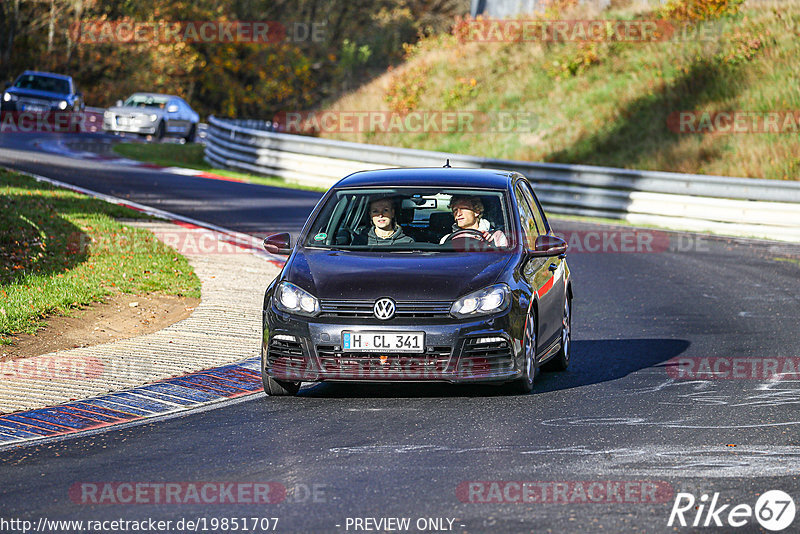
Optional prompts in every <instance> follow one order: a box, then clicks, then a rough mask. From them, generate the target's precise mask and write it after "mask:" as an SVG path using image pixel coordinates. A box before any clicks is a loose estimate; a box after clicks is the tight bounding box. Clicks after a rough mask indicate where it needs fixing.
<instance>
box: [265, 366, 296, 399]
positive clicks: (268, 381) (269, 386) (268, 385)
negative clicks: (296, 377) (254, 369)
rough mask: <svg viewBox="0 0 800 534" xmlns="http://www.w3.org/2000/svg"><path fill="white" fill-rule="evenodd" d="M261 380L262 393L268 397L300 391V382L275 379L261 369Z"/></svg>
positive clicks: (286, 395) (284, 395)
mask: <svg viewBox="0 0 800 534" xmlns="http://www.w3.org/2000/svg"><path fill="white" fill-rule="evenodd" d="M261 381H262V382H264V393H266V394H267V395H269V396H270V397H291V396H294V395H297V392H298V391H300V382H291V381H288V380H275V379H274V378H272V377H271V376H269V375H268V374H267V373H265V372H263V371H262V372H261Z"/></svg>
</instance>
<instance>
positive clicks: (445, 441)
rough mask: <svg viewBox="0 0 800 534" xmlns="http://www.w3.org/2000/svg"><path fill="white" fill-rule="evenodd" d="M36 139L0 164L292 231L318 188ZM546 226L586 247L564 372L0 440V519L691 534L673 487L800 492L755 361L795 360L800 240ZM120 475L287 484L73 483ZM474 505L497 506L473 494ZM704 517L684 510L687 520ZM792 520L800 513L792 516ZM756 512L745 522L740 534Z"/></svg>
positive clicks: (17, 146)
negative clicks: (632, 238) (31, 441)
mask: <svg viewBox="0 0 800 534" xmlns="http://www.w3.org/2000/svg"><path fill="white" fill-rule="evenodd" d="M88 138H89V140H91V137H88ZM38 143H39V140H37V138H36V137H35V136H32V135H31V136H27V137H26V136H16V137H11V136H1V135H0V165H5V166H8V167H13V168H16V169H20V170H25V171H29V172H34V173H38V174H42V175H45V176H48V177H51V178H54V179H57V180H62V181H65V182H69V183H72V184H76V185H79V186H83V187H87V188H90V189H93V190H96V191H100V192H103V193H108V194H112V195H115V196H118V197H122V198H129V199H131V200H134V201H136V202H140V203H143V204H148V205H152V206H156V207H159V208H162V209H166V210H169V211H173V212H176V213H179V214H182V215H186V216H189V217H193V218H196V219H201V220H204V221H208V222H211V223H214V224H217V225H221V226H225V227H228V228H232V229H235V230H238V231H243V232H247V233H251V234H254V235H259V236H261V235H265V234H266V233H269V232H272V231H278V230H288V231H292V232H296V231H297V230H298V229H299V227H300V226H301V225H302V222H303V221H304V220H305V217H306V215H307V214H308V212H309V211H310V209H311V208H312V207H313V206H314V204H315V203H316V200H317V199H318V198H319V194H317V193H309V192H303V191H297V190H284V189H277V188H269V187H261V186H255V185H247V184H240V183H234V182H224V181H214V180H206V179H200V178H194V177H185V176H179V175H166V174H165V173H163V172H159V171H156V170H150V169H141V168H130V169H127V168H122V167H119V166H117V165H111V164H107V163H103V162H102V161H96V160H81V159H75V158H70V157H66V156H63V155H56V154H51V153H47V152H43V151H42V150H41V148H40V145H37V144H38ZM553 226H554V227H555V228H556V230H557V231H560V232H563V233H566V234H567V235H568V236H569V237H570V238H571V239H572V243H573V247H572V249H571V251H570V253H569V255H568V259H569V263H570V266H571V269H572V272H573V277H574V284H575V302H574V307H573V309H574V322H573V328H574V337H573V340H574V341H573V343H574V344H573V351H574V352H573V360H572V362H571V367H570V370H569V371H567V372H564V373H546V374H542V375H540V376H539V377H537V382H536V385H535V389H534V392H533V393H532V394H530V395H521V396H514V395H507V394H506V393H505V391H504V390H503V389H502V388H498V387H489V386H482V387H478V386H475V387H463V386H461V387H456V386H449V385H435V384H431V385H391V386H384V385H341V384H323V385H317V386H313V387H310V388H307V389H304V390H303V391H301V395H300V396H299V397H297V398H275V397H272V398H269V397H266V396H263V395H261V394H258V395H253V396H250V397H247V398H245V399H244V400H238V401H236V402H233V403H230V404H226V405H221V406H219V407H217V408H215V409H212V410H206V411H196V412H189V413H187V414H185V415H183V416H181V417H177V418H172V419H167V420H163V421H155V422H148V423H145V424H141V425H138V426H131V427H128V428H123V429H112V430H108V431H105V432H103V433H98V434H94V435H90V436H79V437H74V438H70V439H66V440H64V441H60V442H55V443H47V444H38V445H30V446H26V447H20V448H16V449H11V450H6V451H3V452H0V464H2V468H0V469H2V471H0V473H1V474H0V503H2V512H0V519H6V520H8V519H12V518H19V519H26V520H31V521H34V522H37V521H39V519H40V518H47V519H75V520H84V521H85V520H114V519H123V520H142V519H146V518H153V519H157V520H165V521H166V520H170V521H173V524H172V531H176V532H182V531H183V530H177V529H175V522H176V521H178V520H180V519H181V518H185V519H198V518H205V521H206V525H207V526H209V527H210V526H211V523H210V521H212V518H215V519H216V520H217V521H219V520H221V519H222V518H233V517H236V518H242V517H247V518H253V517H277V518H279V523H278V526H277V529H276V530H275V532H357V531H360V532H364V531H366V530H365V529H364V528H361V529H358V528H355V527H356V526H357V523H356V522H355V521H354V519H355V518H375V519H376V520H378V519H380V518H388V517H406V518H410V521H411V522H410V525H411V528H410V529H409V530H408V531H409V532H418V531H420V530H417V528H416V527H417V525H416V522H417V520H418V519H420V518H446V519H450V520H452V526H451V527H450V526H449V525H450V523H449V522H448V521H444V525H445V526H447V527H448V528H451V529H452V531H456V532H470V533H479V532H509V533H515V532H672V531H675V530H677V531H678V532H682V531H687V532H688V531H690V530H692V529H691V528H689V527H686V528H681V527H679V526H678V525H677V524H676V525H673V526H672V527H669V526H667V521H668V519H669V517H670V511H671V509H672V507H673V502H674V501H675V498H676V495H677V494H678V493H680V492H682V493H689V494H692V495H694V496H695V498H697V499H698V501H697V505H700V504H702V503H701V502H700V500H699V499H700V497H701V495H703V494H706V495H708V501H710V500H711V498H712V496H713V495H714V494H715V493H716V492H718V493H719V496H718V498H717V503H716V506H717V507H719V506H722V505H726V504H727V505H730V506H728V508H726V509H725V510H724V512H723V513H722V514H721V515H720V516H719V517H720V518H721V520H722V521H727V517H728V512H729V511H730V509H731V508H732V506H733V505H737V504H747V505H750V506H751V507H752V506H754V505H755V504H756V501H757V499H758V497H759V495H761V494H763V493H764V492H766V491H767V490H782V491H784V492H787V493H788V494H789V495H790V496H791V497H793V498H794V501H795V502H796V503H800V501H799V500H798V499H800V481H798V475H799V474H800V443H798V441H800V432H799V430H800V410H799V409H798V408H799V406H800V387H798V385H799V382H798V380H797V378H798V377H797V376H795V380H769V379H762V378H759V376H749V374H752V373H753V372H754V371H753V369H756V371H755V373H758V372H759V370H760V369H761V368H762V367H763V364H764V363H767V362H779V365H787V363H786V362H789V364H792V363H793V364H795V365H796V364H797V362H798V361H800V354H799V348H800V342H798V338H797V337H798V336H797V333H798V324H800V298H799V297H798V287H800V285H799V284H798V280H799V279H800V260H798V258H800V250H798V248H797V247H794V246H791V245H780V244H775V243H769V242H758V241H747V240H740V239H727V238H714V237H709V236H698V235H692V234H683V233H666V232H665V233H661V232H660V231H657V230H647V231H646V232H650V235H651V236H655V237H656V242H658V243H666V245H664V246H660V247H656V248H657V249H658V250H654V251H652V252H636V253H620V252H614V251H603V250H600V251H597V252H592V253H590V252H587V251H585V250H583V251H582V250H581V249H582V248H583V249H586V248H591V247H592V246H594V245H596V244H597V243H602V238H603V236H605V237H606V239H607V241H608V242H609V243H611V242H613V241H614V239H617V237H610V234H612V233H614V232H617V233H619V232H623V231H624V230H621V229H620V228H612V227H608V226H603V225H598V224H590V223H579V222H574V221H565V220H554V221H553ZM590 236H595V237H590ZM597 239H599V240H600V241H597ZM664 240H666V241H664ZM601 249H602V246H601ZM266 282H267V281H265V284H264V285H265V286H266ZM262 290H263V288H254V291H262ZM673 358H689V359H693V360H687V361H695V362H702V361H703V360H701V359H702V358H716V360H705V361H706V362H721V365H725V362H727V363H728V364H731V365H732V364H733V362H734V358H747V359H748V360H747V363H746V365H744V364H743V365H742V366H741V367H739V368H737V369H738V371H740V373H739V374H743V375H744V376H747V377H746V378H739V377H737V378H736V379H729V378H731V376H730V375H732V372H731V373H728V376H724V375H723V376H720V378H718V379H713V380H705V379H698V380H692V379H687V378H685V377H679V376H677V375H676V371H675V369H676V368H675V367H674V366H672V367H670V366H667V365H666V363H667V362H668V361H669V360H670V359H673ZM753 362H755V364H754V363H753ZM754 366H755V367H754ZM719 369H722V370H724V369H727V367H719V368H718V370H719ZM479 481H482V482H483V484H477V482H479ZM491 481H504V482H503V483H502V484H494V485H493V484H491V483H490V482H491ZM508 481H512V482H513V481H528V482H538V483H540V484H539V485H529V486H528V487H529V488H533V490H531V491H532V493H529V494H528V495H529V497H530V498H537V499H541V497H542V491H543V490H542V488H545V489H546V491H547V493H546V495H545V496H544V497H545V500H546V501H548V502H545V503H542V502H512V501H515V500H518V499H516V497H518V496H519V492H518V491H516V490H515V488H516V486H514V485H513V484H511V485H509V484H505V482H508ZM106 482H108V483H112V482H130V483H175V482H196V483H203V482H212V483H242V484H243V486H244V483H250V482H256V483H263V482H274V483H277V484H280V485H282V487H285V488H286V492H287V493H286V497H285V499H282V502H279V503H270V504H263V503H262V504H248V503H245V502H236V503H230V502H225V503H202V502H200V503H192V502H190V503H184V504H172V503H156V504H153V503H147V502H144V503H137V502H132V503H120V502H117V503H114V504H108V503H106V504H93V503H92V502H83V501H82V500H81V491H80V490H81V489H84V490H85V489H86V488H92V487H96V488H100V490H98V491H101V490H102V488H103V487H106V488H111V487H112V486H103V485H102V484H103V483H106ZM470 482H475V484H473V485H470ZM82 483H95V484H100V485H99V486H85V485H84V486H81V484H82ZM626 483H627V486H626V485H625V484H626ZM592 484H594V485H592ZM113 487H118V486H113ZM244 487H246V486H244ZM276 487H277V486H276ZM470 488H471V490H472V491H470ZM498 488H499V489H500V493H497V490H498ZM554 488H555V489H556V490H557V491H556V492H555V496H554V493H553V489H554ZM590 488H591V489H590ZM601 488H602V489H601ZM626 488H627V491H628V493H627V494H626ZM637 488H638V489H641V488H645V489H646V491H645V492H644V494H640V493H638V492H637V491H636V490H637ZM653 488H657V489H658V491H655V492H654V491H652V490H653ZM71 489H72V493H70V490H71ZM503 490H505V493H503ZM582 491H583V493H582ZM587 491H588V495H587V493H586V492H587ZM97 495H100V494H99V493H98V494H97ZM126 495H128V494H123V495H122V497H125V496H126ZM117 497H119V495H117ZM595 498H596V499H595ZM86 499H88V500H89V501H91V497H90V496H89V494H88V493H87V494H86ZM480 499H489V500H492V501H493V502H488V503H486V502H471V501H475V500H480ZM123 500H125V499H124V498H123ZM135 500H136V499H134V501H135ZM234 500H236V498H235V499H234ZM240 500H246V496H243V497H241V498H240ZM564 500H568V501H570V502H566V503H565V502H564ZM594 500H597V501H598V502H593V501H594ZM497 501H504V502H497ZM553 501H555V502H553ZM607 501H611V502H607ZM683 502H684V503H685V502H686V501H683ZM773 504H774V503H771V504H770V506H772V505H773ZM707 505H708V502H706V503H705V504H704V506H706V508H705V509H704V510H703V511H705V510H706V509H707ZM696 512H697V510H695V509H692V510H691V513H690V512H686V514H685V518H686V519H687V520H688V521H690V522H691V521H693V520H694V518H695V513H696ZM348 518H349V519H348ZM705 520H706V516H705V515H703V516H702V518H701V522H700V524H701V525H702V523H703V522H705ZM710 521H711V524H713V518H712V519H710ZM358 525H361V526H362V527H366V526H375V525H374V524H373V523H367V524H365V523H359V524H358ZM798 525H800V518H797V519H795V521H794V524H793V525H792V526H791V527H790V528H789V529H788V530H787V532H789V531H797V529H798ZM382 526H383V527H386V526H387V525H386V524H383V525H382ZM420 526H425V525H423V524H422V523H420ZM758 528H759V525H758V523H757V522H756V520H755V519H754V518H752V517H751V518H749V520H748V523H747V524H746V525H745V526H744V527H742V528H740V529H737V531H739V532H754V531H758ZM0 530H2V529H0ZM184 530H186V529H184ZM227 530H231V528H230V525H229V528H228V529H227ZM227 530H226V529H222V528H219V527H218V528H216V529H212V530H210V531H217V532H224V531H227ZM699 530H700V531H702V530H712V531H730V530H731V527H730V526H725V527H723V528H722V529H719V528H718V529H714V528H711V527H709V528H706V529H703V528H701V527H700V528H699ZM67 531H68V530H64V532H67ZM109 531H111V530H109ZM118 531H121V530H118ZM231 531H232V530H231ZM423 531H428V532H444V531H448V530H444V529H428V530H424V529H423ZM247 532H261V530H247Z"/></svg>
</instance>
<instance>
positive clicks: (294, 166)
mask: <svg viewBox="0 0 800 534" xmlns="http://www.w3.org/2000/svg"><path fill="white" fill-rule="evenodd" d="M208 123H209V126H208V133H207V138H206V152H205V158H206V161H207V162H208V163H210V164H211V165H214V166H218V167H224V168H230V169H235V170H241V171H246V172H251V173H256V174H264V175H271V176H279V177H282V178H284V179H286V180H288V181H293V182H298V183H303V184H309V185H316V186H324V187H329V186H331V185H333V184H334V183H335V182H336V181H337V180H339V179H340V178H342V177H344V176H346V175H348V174H350V173H352V172H356V171H360V170H366V169H377V168H388V167H441V166H442V165H444V163H445V160H446V159H448V158H449V159H450V164H451V165H452V166H453V167H472V168H492V169H505V170H512V171H517V172H520V173H522V174H524V175H525V176H527V177H528V178H529V179H530V180H531V181H532V182H533V183H534V184H535V189H536V193H537V195H538V197H539V199H540V201H541V202H542V204H543V205H544V206H545V208H546V209H547V211H548V212H551V213H563V214H569V215H582V216H589V217H604V218H611V219H623V220H626V221H628V222H631V223H634V224H649V225H656V226H662V227H667V228H672V229H676V230H689V231H699V232H714V233H719V234H724V235H734V236H749V237H762V238H767V239H776V240H782V241H798V242H800V183H797V182H786V181H778V180H761V179H751V178H730V177H724V176H706V175H695V174H678V173H669V172H654V171H635V170H629V169H616V168H608V167H595V166H589V165H563V164H552V163H536V162H528V161H514V160H502V159H490V158H480V157H475V156H466V155H460V154H448V153H444V152H431V151H426V150H414V149H406V148H393V147H386V146H380V145H368V144H362V143H350V142H345V141H333V140H330V139H319V138H315V137H307V136H301V135H290V134H283V133H279V132H275V131H273V130H274V127H273V125H272V124H270V123H269V122H265V121H254V120H241V119H236V120H228V119H219V118H217V117H213V116H211V117H209V119H208Z"/></svg>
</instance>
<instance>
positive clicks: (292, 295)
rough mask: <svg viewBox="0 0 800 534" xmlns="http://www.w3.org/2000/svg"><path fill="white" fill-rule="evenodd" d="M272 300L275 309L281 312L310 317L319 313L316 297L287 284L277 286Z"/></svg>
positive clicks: (282, 283)
mask: <svg viewBox="0 0 800 534" xmlns="http://www.w3.org/2000/svg"><path fill="white" fill-rule="evenodd" d="M273 299H274V301H275V307H276V308H278V309H279V310H281V311H285V312H289V313H296V314H298V315H309V316H312V317H313V316H314V315H317V314H318V313H319V301H318V300H317V297H315V296H314V295H312V294H311V293H309V292H308V291H306V290H305V289H300V288H299V287H297V286H296V285H294V284H291V283H289V282H281V283H280V284H278V287H277V288H275V295H274V297H273Z"/></svg>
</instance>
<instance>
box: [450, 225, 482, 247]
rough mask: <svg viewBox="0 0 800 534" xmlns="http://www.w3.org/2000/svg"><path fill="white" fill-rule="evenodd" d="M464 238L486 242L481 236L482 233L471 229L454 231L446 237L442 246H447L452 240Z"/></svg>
mask: <svg viewBox="0 0 800 534" xmlns="http://www.w3.org/2000/svg"><path fill="white" fill-rule="evenodd" d="M466 237H469V238H471V239H480V240H481V241H488V239H486V236H485V235H483V232H481V231H480V230H475V229H473V228H462V229H461V230H456V231H455V232H453V233H452V234H450V235H448V236H447V238H446V239H445V240H444V243H443V244H447V243H449V242H451V241H452V240H454V239H463V238H466Z"/></svg>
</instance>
